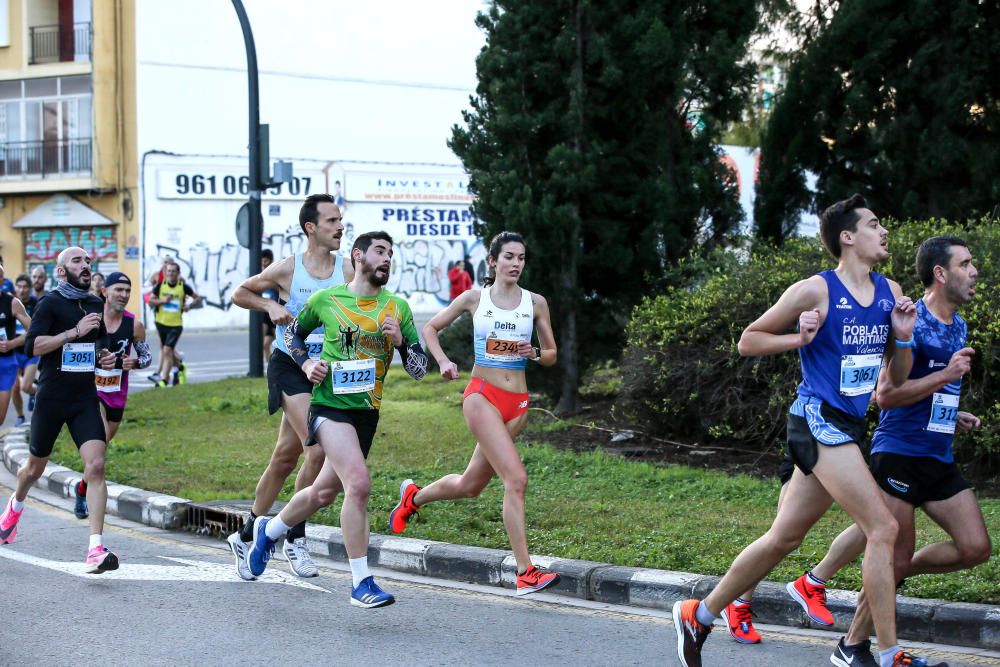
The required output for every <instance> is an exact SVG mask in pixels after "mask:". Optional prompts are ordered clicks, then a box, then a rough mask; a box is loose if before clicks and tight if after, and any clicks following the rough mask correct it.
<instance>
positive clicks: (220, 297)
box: [143, 228, 486, 311]
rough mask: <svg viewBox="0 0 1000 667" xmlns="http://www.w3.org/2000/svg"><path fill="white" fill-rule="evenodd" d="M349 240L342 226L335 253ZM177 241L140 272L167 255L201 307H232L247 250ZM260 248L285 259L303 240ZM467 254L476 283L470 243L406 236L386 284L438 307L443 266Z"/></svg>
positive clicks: (292, 235)
mask: <svg viewBox="0 0 1000 667" xmlns="http://www.w3.org/2000/svg"><path fill="white" fill-rule="evenodd" d="M353 243H354V235H353V228H350V229H348V230H347V233H345V235H344V239H343V244H342V245H341V255H342V256H346V255H347V250H348V249H349V248H350V247H351V245H352V244H353ZM180 245H181V244H173V245H171V244H164V243H158V244H157V245H156V247H155V249H154V252H153V254H152V255H151V256H147V257H146V259H145V261H144V269H143V270H144V272H145V275H146V276H149V275H150V274H152V273H153V272H154V271H156V270H158V269H159V267H160V263H161V261H162V259H163V258H164V257H167V256H169V257H173V258H174V259H175V260H177V263H178V264H179V265H180V267H181V276H182V277H183V278H184V280H185V282H187V283H188V284H190V285H191V286H192V288H194V290H195V291H196V292H198V294H200V295H201V296H202V298H203V299H204V300H205V305H206V306H209V307H212V308H217V309H219V310H225V311H227V310H229V309H230V308H231V307H232V296H233V292H234V291H235V290H236V288H237V287H238V286H239V285H240V283H242V282H243V281H244V280H245V279H246V277H247V275H248V273H249V268H250V253H249V252H248V251H247V250H246V249H245V248H243V247H242V246H239V245H237V244H234V243H223V244H221V245H218V246H214V247H213V246H210V245H209V244H207V243H204V242H199V243H196V244H194V245H192V246H188V247H187V248H182V247H178V246H180ZM263 247H265V248H270V249H271V251H272V252H273V253H274V256H275V258H277V259H280V258H281V257H287V256H289V255H292V254H294V253H297V252H302V251H303V250H305V248H306V238H305V235H304V234H303V233H302V231H301V230H300V229H298V228H294V229H291V228H290V229H289V230H287V231H286V232H283V233H278V234H270V235H268V236H267V237H266V238H265V239H264V244H263ZM465 255H469V256H470V257H471V258H472V259H471V261H472V264H473V266H474V267H475V271H476V278H477V282H478V283H481V282H482V278H483V277H484V276H485V275H486V251H485V249H484V248H483V244H482V243H480V242H479V241H475V242H474V244H472V245H470V244H469V242H467V241H462V240H444V239H434V240H422V239H415V240H408V241H402V242H399V243H396V244H395V247H394V256H393V261H392V271H391V274H390V276H389V283H388V284H387V285H386V288H387V289H389V290H390V291H392V292H395V293H396V294H400V295H402V296H405V297H407V298H413V297H415V296H420V295H427V296H430V297H433V299H434V301H435V303H437V304H439V305H443V304H447V303H448V292H449V284H448V265H449V264H450V263H452V262H456V261H461V260H462V258H463V257H465Z"/></svg>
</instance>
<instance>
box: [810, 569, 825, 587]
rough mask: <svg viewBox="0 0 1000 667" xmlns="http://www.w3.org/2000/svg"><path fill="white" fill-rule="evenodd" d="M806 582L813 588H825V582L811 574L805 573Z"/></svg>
mask: <svg viewBox="0 0 1000 667" xmlns="http://www.w3.org/2000/svg"><path fill="white" fill-rule="evenodd" d="M806 581H808V582H809V583H810V584H812V585H813V586H826V582H825V581H823V580H822V579H820V578H819V577H817V576H816V575H815V574H813V573H812V572H806Z"/></svg>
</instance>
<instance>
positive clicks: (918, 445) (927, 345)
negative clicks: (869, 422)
mask: <svg viewBox="0 0 1000 667" xmlns="http://www.w3.org/2000/svg"><path fill="white" fill-rule="evenodd" d="M966 333H967V328H966V326H965V320H963V319H962V318H961V316H959V314H958V313H955V315H954V317H953V318H952V323H951V324H945V323H944V322H942V321H940V320H939V319H937V318H936V317H934V315H933V314H932V313H931V311H929V310H928V309H927V306H926V305H924V300H923V299H920V300H919V301H917V323H916V325H914V327H913V369H912V370H911V371H910V377H909V379H911V380H918V379H920V378H922V377H925V376H927V375H930V374H931V373H935V372H937V371H939V370H941V369H942V368H944V367H945V366H947V365H948V362H949V361H951V356H952V355H953V354H955V352H957V351H959V350H961V349H962V348H963V347H965V338H966ZM961 389H962V381H961V380H958V381H957V382H952V383H951V384H947V385H945V386H944V387H942V388H941V389H938V390H937V391H936V392H934V393H933V394H931V395H930V396H927V397H926V398H924V399H922V400H920V401H917V402H916V403H914V404H912V405H906V406H903V407H901V408H892V409H890V410H883V411H882V412H881V414H880V415H879V421H878V428H876V429H875V435H874V436H873V437H872V454H875V453H877V452H891V453H893V454H902V455H904V456H933V457H934V458H936V459H940V460H941V461H944V462H945V463H951V462H952V461H953V460H954V458H953V456H952V451H951V444H952V440H953V439H954V437H955V420H956V418H957V415H958V395H959V391H960V390H961Z"/></svg>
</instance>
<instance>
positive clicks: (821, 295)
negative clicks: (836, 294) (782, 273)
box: [738, 276, 828, 357]
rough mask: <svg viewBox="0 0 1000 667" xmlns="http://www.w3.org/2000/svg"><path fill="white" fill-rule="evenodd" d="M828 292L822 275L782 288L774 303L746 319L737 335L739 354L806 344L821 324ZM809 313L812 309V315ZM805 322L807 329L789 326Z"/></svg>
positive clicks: (756, 354)
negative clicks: (765, 310)
mask: <svg viewBox="0 0 1000 667" xmlns="http://www.w3.org/2000/svg"><path fill="white" fill-rule="evenodd" d="M827 300H828V293H827V289H826V283H825V281H824V280H823V278H821V277H819V276H813V277H811V278H806V279H805V280H800V281H799V282H797V283H795V284H794V285H792V286H791V287H789V288H788V289H786V290H785V293H784V294H782V295H781V297H780V298H779V299H778V301H777V303H775V304H774V305H773V306H771V307H770V308H768V310H767V312H765V313H764V314H763V315H761V316H760V317H758V318H757V319H756V320H754V321H753V322H751V323H750V326H748V327H747V328H746V329H744V330H743V334H742V335H741V336H740V342H739V345H738V349H739V353H740V355H742V356H744V357H759V356H765V355H769V354H779V353H781V352H787V351H789V350H797V349H799V348H800V347H803V346H805V345H808V344H809V343H810V342H811V341H812V339H813V338H814V337H815V335H816V332H817V331H818V330H819V327H820V326H822V324H823V317H824V311H825V310H826V307H827ZM812 313H816V315H813V314H812ZM800 321H802V322H806V323H807V325H808V330H802V327H801V326H800V330H799V331H792V332H791V333H789V331H790V330H793V329H794V328H795V325H796V324H797V323H801V322H800Z"/></svg>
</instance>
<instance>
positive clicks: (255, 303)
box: [229, 194, 354, 581]
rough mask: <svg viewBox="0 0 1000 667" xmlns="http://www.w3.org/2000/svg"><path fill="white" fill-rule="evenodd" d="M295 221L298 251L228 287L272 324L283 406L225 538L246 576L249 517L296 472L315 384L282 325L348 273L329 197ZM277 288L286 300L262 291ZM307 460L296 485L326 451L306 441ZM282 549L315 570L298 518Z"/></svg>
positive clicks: (315, 347) (270, 375)
mask: <svg viewBox="0 0 1000 667" xmlns="http://www.w3.org/2000/svg"><path fill="white" fill-rule="evenodd" d="M299 226H300V227H301V228H302V233H303V234H305V236H306V250H305V252H303V253H296V254H295V255H292V256H289V257H285V258H284V259H281V260H279V261H277V262H275V263H273V264H271V265H270V266H268V267H267V268H266V269H264V270H263V271H261V272H260V273H259V274H257V275H256V276H252V277H250V278H248V279H247V280H245V281H244V282H243V284H242V285H240V286H239V287H238V288H236V291H235V292H233V303H234V304H236V305H237V306H241V307H243V308H247V309H251V310H259V311H261V312H263V313H267V315H268V317H269V318H270V320H271V322H273V323H274V324H275V326H276V329H277V337H276V338H275V345H274V351H273V352H272V353H271V360H270V363H268V365H267V385H268V410H269V412H270V413H271V414H274V413H275V412H276V411H277V410H278V406H279V405H280V406H281V408H282V411H283V414H282V417H281V426H280V427H279V428H278V441H277V443H276V444H275V445H274V452H273V453H272V454H271V460H270V462H269V463H268V464H267V468H266V469H265V470H264V473H263V474H262V475H261V477H260V481H259V482H257V489H256V491H255V493H254V501H253V507H252V508H251V510H250V517H249V518H248V519H247V521H246V523H245V524H244V527H243V530H242V531H241V532H237V533H233V534H232V535H230V536H229V546H230V548H231V549H232V552H233V556H234V558H235V561H236V573H237V574H238V575H239V576H240V577H241V578H243V579H245V580H247V581H249V580H252V579H255V578H256V577H254V576H253V574H251V572H250V570H249V569H248V568H247V565H246V552H247V551H248V550H249V548H250V546H251V543H252V542H253V532H252V531H253V523H254V519H256V518H257V517H258V516H264V515H265V514H267V513H268V511H269V510H270V509H271V505H272V504H273V503H274V501H275V499H276V498H277V497H278V494H279V493H281V488H282V487H283V486H284V485H285V480H286V479H287V478H288V476H289V475H290V474H291V473H292V471H293V470H295V466H296V465H297V464H298V462H299V456H300V455H301V454H302V450H303V443H304V442H305V440H306V437H307V436H308V430H309V429H308V425H307V421H306V420H307V417H308V415H309V400H310V397H311V395H312V389H313V384H312V382H310V381H309V380H308V378H306V376H305V373H303V372H302V369H300V368H299V365H298V364H297V363H296V362H295V361H293V360H292V358H291V357H290V356H289V354H288V348H287V347H286V346H285V339H284V332H285V327H286V326H287V325H288V324H289V323H291V322H292V320H294V319H295V316H296V315H297V314H298V312H299V310H301V309H302V306H304V305H305V303H306V301H308V299H309V297H310V296H312V295H313V293H315V292H318V291H319V290H321V289H326V288H328V287H334V286H337V285H342V284H344V283H345V282H348V281H350V280H351V279H352V278H354V268H353V267H352V266H351V263H350V262H346V263H345V262H344V261H343V260H342V259H341V258H338V257H337V254H336V253H337V251H338V250H339V249H340V240H341V238H342V237H343V235H344V225H343V218H342V216H341V213H340V209H339V208H338V207H337V205H336V204H335V203H334V200H333V197H332V196H330V195H327V194H317V195H311V196H309V197H308V198H307V199H306V201H305V203H304V204H303V205H302V208H301V210H300V211H299ZM268 291H276V292H277V293H278V294H279V295H280V296H281V298H282V299H285V300H286V303H285V305H281V304H280V303H278V301H276V300H274V299H270V298H267V297H265V296H264V294H265V293H266V292H268ZM322 341H323V330H322V328H321V329H320V330H319V331H317V332H314V334H313V336H312V337H311V338H310V340H308V341H307V344H308V345H311V346H312V347H311V348H310V353H311V354H312V353H315V358H316V359H318V358H319V353H320V351H321V349H322V344H323V343H322ZM305 454H306V456H305V462H303V464H302V467H301V468H300V469H299V473H298V475H296V476H295V490H296V491H301V490H302V489H304V488H307V487H309V486H312V483H313V482H314V481H315V479H316V475H318V474H319V471H320V469H321V468H322V467H323V463H324V461H325V460H326V457H325V456H324V455H323V451H322V450H321V449H320V448H319V447H305ZM282 553H283V554H284V555H285V558H286V559H287V560H288V564H289V566H290V567H291V569H292V572H293V573H295V574H297V575H298V576H300V577H315V576H316V575H318V574H319V569H318V568H317V567H316V563H315V562H313V560H312V557H311V556H310V555H309V550H308V548H307V547H306V522H305V521H301V522H299V523H297V524H295V525H294V526H292V527H291V529H290V530H289V531H288V534H287V535H286V536H285V543H284V546H282Z"/></svg>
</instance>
